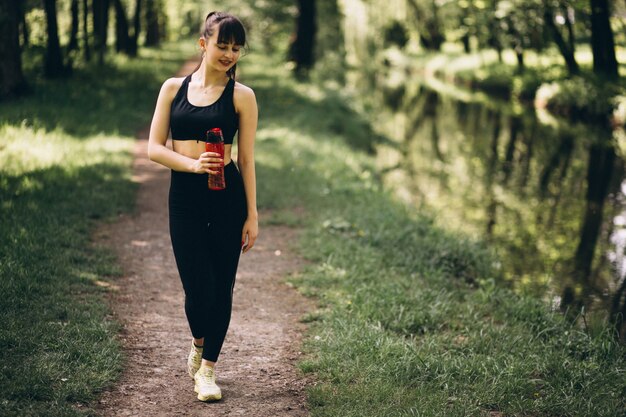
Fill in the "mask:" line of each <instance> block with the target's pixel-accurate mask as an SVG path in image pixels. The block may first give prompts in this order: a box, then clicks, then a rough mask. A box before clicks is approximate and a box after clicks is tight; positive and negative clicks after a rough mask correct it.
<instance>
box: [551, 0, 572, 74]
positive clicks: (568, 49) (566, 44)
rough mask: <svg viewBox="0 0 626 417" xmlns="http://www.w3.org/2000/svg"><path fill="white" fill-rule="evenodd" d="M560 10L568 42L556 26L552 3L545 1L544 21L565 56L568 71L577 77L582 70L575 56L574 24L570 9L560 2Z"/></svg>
mask: <svg viewBox="0 0 626 417" xmlns="http://www.w3.org/2000/svg"><path fill="white" fill-rule="evenodd" d="M559 8H560V12H561V17H562V20H563V22H564V24H565V27H566V29H567V34H568V38H567V40H566V39H565V38H564V37H563V35H562V34H561V32H560V31H559V28H558V27H557V26H556V23H555V17H554V10H553V5H552V2H551V1H548V0H544V21H545V24H546V26H547V28H548V30H549V31H550V34H551V36H552V39H553V40H554V43H556V46H557V47H558V48H559V52H561V55H562V56H563V59H564V60H565V64H566V65H567V70H568V72H569V74H570V75H575V74H578V73H579V72H580V68H579V67H578V62H576V57H575V56H574V52H575V51H576V44H575V39H574V27H573V22H572V20H571V14H572V13H573V10H571V12H572V13H570V8H567V7H565V6H564V5H563V4H562V3H560V2H559Z"/></svg>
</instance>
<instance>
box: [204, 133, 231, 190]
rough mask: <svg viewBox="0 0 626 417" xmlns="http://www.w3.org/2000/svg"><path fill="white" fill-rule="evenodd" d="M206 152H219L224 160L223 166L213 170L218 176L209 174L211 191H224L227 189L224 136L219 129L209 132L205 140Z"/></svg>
mask: <svg viewBox="0 0 626 417" xmlns="http://www.w3.org/2000/svg"><path fill="white" fill-rule="evenodd" d="M205 150H206V152H217V153H219V154H220V157H221V158H222V166H221V167H219V168H211V169H212V170H214V171H218V173H217V174H209V190H223V189H224V188H226V181H225V180H224V162H223V160H224V135H222V129H220V128H219V127H216V128H213V129H210V130H207V132H206V140H205Z"/></svg>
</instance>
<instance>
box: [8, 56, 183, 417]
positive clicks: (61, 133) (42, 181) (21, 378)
mask: <svg viewBox="0 0 626 417" xmlns="http://www.w3.org/2000/svg"><path fill="white" fill-rule="evenodd" d="M189 54H190V51H189V50H185V49H183V50H181V49H180V46H179V45H178V46H176V47H174V46H173V45H170V46H169V47H165V48H164V49H163V50H161V51H153V50H144V51H142V54H141V57H140V58H139V59H137V60H132V61H131V60H126V59H123V58H121V57H117V58H115V59H111V61H109V62H108V63H107V64H106V65H104V66H98V65H93V66H86V67H84V68H81V69H79V70H77V71H76V72H75V74H74V76H73V77H72V78H71V79H67V80H56V81H46V80H43V79H41V78H40V77H39V76H38V74H37V73H36V72H29V73H28V74H27V75H28V79H29V80H30V82H31V86H32V93H31V95H29V96H28V97H24V98H22V99H19V100H15V101H11V102H5V103H0V115H1V116H0V172H1V176H0V196H1V198H0V201H1V203H0V204H1V205H0V213H1V215H0V294H2V297H1V298H0V322H2V323H3V325H2V327H0V357H1V363H2V369H1V371H0V414H1V415H3V416H42V415H46V416H73V415H93V410H91V409H90V405H89V404H90V401H93V399H94V398H95V395H96V394H97V392H99V391H100V390H101V389H103V388H104V387H106V386H107V385H109V384H110V383H111V382H112V381H114V380H115V378H116V377H117V376H118V375H119V373H120V370H121V367H122V364H123V358H122V356H121V352H120V346H119V345H118V343H117V341H116V339H115V335H116V333H117V331H118V330H119V327H118V324H117V323H116V322H115V321H113V320H112V319H111V317H110V311H109V310H108V306H107V305H106V302H105V298H104V295H105V291H106V288H107V280H109V278H110V277H113V276H116V275H118V274H119V273H120V271H119V269H118V267H117V266H116V263H115V258H114V257H113V255H112V253H110V252H108V251H106V250H104V249H102V248H98V247H95V246H94V245H92V244H91V242H90V232H91V231H92V230H93V228H94V227H95V226H96V225H97V224H101V223H102V222H105V221H109V220H112V219H114V218H115V216H116V215H118V214H119V213H122V212H128V211H130V210H132V208H133V203H134V191H135V188H136V186H135V184H133V182H132V181H131V161H132V148H133V142H134V137H135V134H136V130H137V129H138V128H139V127H141V126H142V125H145V124H147V123H149V121H150V117H151V115H152V111H153V110H154V103H155V101H156V96H157V94H158V91H159V87H160V84H161V82H162V81H163V80H164V79H165V78H166V77H168V76H171V75H172V74H173V73H174V72H175V70H177V69H178V67H179V66H180V63H181V62H182V61H183V60H184V58H185V57H186V56H188V55H189ZM26 59H27V60H28V59H29V57H28V56H26ZM26 67H29V64H28V62H27V63H26Z"/></svg>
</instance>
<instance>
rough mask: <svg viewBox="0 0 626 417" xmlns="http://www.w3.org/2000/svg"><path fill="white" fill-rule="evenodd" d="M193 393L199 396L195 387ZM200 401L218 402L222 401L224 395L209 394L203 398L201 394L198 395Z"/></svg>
mask: <svg viewBox="0 0 626 417" xmlns="http://www.w3.org/2000/svg"><path fill="white" fill-rule="evenodd" d="M193 392H195V393H196V394H198V388H196V387H193ZM198 399H199V400H200V401H217V400H221V399H222V393H221V392H220V393H219V394H209V395H205V396H201V395H200V394H198Z"/></svg>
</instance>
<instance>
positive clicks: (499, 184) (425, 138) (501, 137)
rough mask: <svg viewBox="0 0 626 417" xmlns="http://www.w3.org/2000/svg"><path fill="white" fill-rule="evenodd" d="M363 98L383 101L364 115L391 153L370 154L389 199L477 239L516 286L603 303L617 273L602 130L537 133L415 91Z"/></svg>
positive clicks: (520, 114) (611, 157) (619, 194)
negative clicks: (392, 192)
mask: <svg viewBox="0 0 626 417" xmlns="http://www.w3.org/2000/svg"><path fill="white" fill-rule="evenodd" d="M369 91H377V94H378V96H377V97H374V99H375V100H376V101H377V102H378V103H385V107H386V110H383V111H381V110H380V109H379V108H377V110H376V111H377V114H376V115H373V117H376V121H377V124H378V125H379V126H380V125H381V122H382V125H383V126H384V128H385V134H386V136H388V138H389V139H391V144H389V143H387V144H384V145H380V146H379V147H378V149H377V155H378V158H379V161H380V164H381V166H383V167H385V168H384V169H385V171H386V176H385V178H386V183H387V184H388V185H389V186H391V187H394V188H395V189H396V190H397V192H398V195H399V196H401V197H402V198H403V199H405V200H406V201H408V202H409V203H410V204H413V205H414V206H415V207H416V208H418V209H421V210H426V211H427V212H429V213H430V214H433V215H434V216H435V217H436V218H437V219H438V223H439V224H441V225H445V227H447V228H450V229H453V230H461V231H463V232H465V233H469V234H472V235H474V236H477V237H480V238H483V239H487V240H489V241H490V242H491V243H492V246H493V247H494V248H495V250H496V251H497V253H498V256H499V258H500V259H501V261H502V264H503V269H504V272H505V276H506V278H507V280H508V281H509V282H510V283H512V284H513V285H514V286H515V287H516V288H518V289H523V290H526V291H532V292H534V293H535V294H538V295H548V294H553V295H556V296H559V297H564V298H563V301H564V302H565V303H566V304H571V303H574V304H577V305H581V304H580V303H582V302H585V303H587V302H588V301H591V300H600V301H603V303H602V304H603V305H604V306H607V307H608V306H609V305H610V304H611V301H612V300H611V298H612V297H614V296H615V294H618V289H619V288H618V287H619V286H620V285H621V286H622V287H623V286H624V285H622V283H623V279H624V275H625V272H624V271H625V269H626V268H625V265H626V263H625V262H626V261H625V258H624V250H625V246H626V244H625V240H626V236H625V235H626V230H625V228H626V220H624V219H626V209H625V205H624V200H625V199H624V193H625V191H626V186H624V185H623V184H624V183H626V181H625V175H624V161H623V160H622V158H621V157H620V156H619V155H618V153H617V152H616V150H615V148H614V140H613V139H612V135H613V132H611V131H610V130H608V129H603V128H597V127H585V126H572V125H562V126H559V127H554V126H548V125H546V124H543V123H541V122H540V121H539V120H538V118H537V116H536V115H535V112H534V110H533V109H513V108H512V106H510V105H508V104H501V105H497V104H495V103H489V102H485V103H479V102H464V101H460V100H458V99H455V98H452V97H450V96H444V95H442V94H440V93H438V92H436V91H434V90H432V89H430V88H427V87H425V86H424V85H420V84H419V83H417V82H405V84H404V85H402V88H399V87H393V86H391V87H389V86H385V85H384V84H383V85H382V86H381V87H380V88H371V86H370V90H369ZM618 295H619V294H618Z"/></svg>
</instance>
